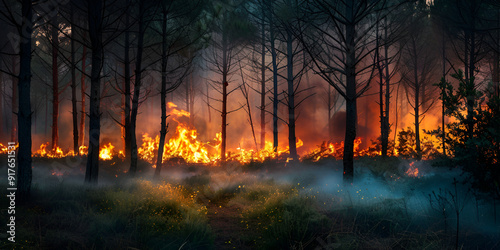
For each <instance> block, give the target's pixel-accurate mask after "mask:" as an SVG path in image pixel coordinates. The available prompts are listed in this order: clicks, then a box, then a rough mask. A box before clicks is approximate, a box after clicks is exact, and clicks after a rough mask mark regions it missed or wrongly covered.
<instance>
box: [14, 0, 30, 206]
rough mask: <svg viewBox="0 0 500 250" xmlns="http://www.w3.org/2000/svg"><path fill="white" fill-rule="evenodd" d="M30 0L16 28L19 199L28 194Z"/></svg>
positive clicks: (23, 9) (22, 11)
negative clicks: (18, 41) (19, 39)
mask: <svg viewBox="0 0 500 250" xmlns="http://www.w3.org/2000/svg"><path fill="white" fill-rule="evenodd" d="M32 4H33V3H32V1H31V0H23V1H22V7H21V8H22V10H21V15H22V22H21V24H20V25H19V26H18V27H17V28H18V32H19V35H20V37H21V41H20V45H19V57H20V67H19V113H18V116H17V119H18V124H19V132H18V139H19V151H18V156H17V159H18V162H19V166H18V174H17V178H18V181H17V191H18V194H19V196H20V198H21V199H24V198H26V197H27V196H29V194H30V190H31V180H32V169H31V114H32V112H31V97H30V89H31V35H32V32H33V5H32Z"/></svg>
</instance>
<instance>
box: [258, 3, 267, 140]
mask: <svg viewBox="0 0 500 250" xmlns="http://www.w3.org/2000/svg"><path fill="white" fill-rule="evenodd" d="M261 8H262V17H263V18H264V16H265V10H264V5H262V7H261ZM260 29H261V31H260V32H261V83H260V107H259V108H260V148H261V149H263V148H265V147H266V92H267V91H266V25H265V23H264V21H262V24H261V28H260Z"/></svg>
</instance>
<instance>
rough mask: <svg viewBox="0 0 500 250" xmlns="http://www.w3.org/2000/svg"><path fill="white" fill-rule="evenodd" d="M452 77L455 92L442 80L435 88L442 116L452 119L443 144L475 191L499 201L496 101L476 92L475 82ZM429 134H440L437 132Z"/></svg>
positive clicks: (499, 112) (498, 108)
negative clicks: (438, 96)
mask: <svg viewBox="0 0 500 250" xmlns="http://www.w3.org/2000/svg"><path fill="white" fill-rule="evenodd" d="M452 76H453V78H455V79H456V80H458V88H457V89H455V88H454V87H453V85H452V84H451V83H450V82H447V81H446V80H444V79H441V82H439V83H438V84H437V86H438V87H439V88H440V89H441V91H442V96H441V100H442V101H443V104H444V106H445V114H446V115H448V116H450V117H453V118H454V119H455V122H452V123H449V124H447V126H446V127H447V132H448V133H447V136H446V143H447V145H449V146H448V147H449V149H450V150H451V153H452V155H453V156H454V158H453V159H451V161H452V164H456V165H459V166H462V167H463V168H464V170H466V171H468V172H469V173H471V174H472V177H473V180H474V187H475V188H478V189H479V190H481V191H483V192H488V193H492V194H494V195H495V196H496V198H500V191H499V190H500V187H499V184H500V162H499V160H498V156H499V154H500V145H499V143H498V142H499V139H500V101H499V97H498V96H495V95H494V94H493V93H490V92H488V91H486V93H483V92H481V91H479V90H478V89H477V87H476V86H475V84H474V78H472V79H465V78H464V75H463V73H462V71H461V70H459V71H458V73H456V74H454V75H452ZM489 89H492V88H491V86H490V87H488V88H487V90H489ZM485 100H486V101H485ZM431 133H433V134H439V133H442V132H441V129H438V130H436V131H432V132H431Z"/></svg>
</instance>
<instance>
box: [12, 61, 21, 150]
mask: <svg viewBox="0 0 500 250" xmlns="http://www.w3.org/2000/svg"><path fill="white" fill-rule="evenodd" d="M16 68H17V65H16V59H15V57H13V58H12V72H13V75H12V97H11V99H10V100H11V107H12V117H11V119H12V120H11V129H10V130H11V132H10V141H16V138H18V137H17V134H18V124H19V121H18V117H17V113H18V112H19V107H18V101H17V97H18V95H19V90H18V85H19V78H18V77H16V76H15V75H16ZM16 108H17V109H16Z"/></svg>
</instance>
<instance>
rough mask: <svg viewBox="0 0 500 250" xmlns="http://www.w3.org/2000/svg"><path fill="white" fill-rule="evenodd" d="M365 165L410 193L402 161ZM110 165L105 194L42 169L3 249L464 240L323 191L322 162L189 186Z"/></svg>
mask: <svg viewBox="0 0 500 250" xmlns="http://www.w3.org/2000/svg"><path fill="white" fill-rule="evenodd" d="M357 161H358V163H357V164H359V166H361V167H363V168H367V169H368V171H366V172H363V174H365V173H372V174H373V175H374V176H377V177H381V178H380V180H378V181H377V183H379V182H381V183H382V181H383V180H385V181H386V182H387V184H388V185H389V186H390V188H393V187H394V189H396V188H401V187H402V186H401V185H402V184H401V183H403V182H402V181H395V180H393V179H389V178H384V177H385V176H387V175H392V174H398V173H399V174H400V172H398V171H401V170H400V165H401V164H402V163H401V161H400V160H399V159H397V158H388V159H382V158H376V157H375V158H366V159H365V158H360V159H358V160H357ZM106 164H107V165H109V166H105V167H103V168H106V169H105V170H104V171H103V172H104V173H106V176H109V177H107V178H103V183H107V184H106V185H104V186H99V187H88V186H83V185H76V184H71V180H73V179H75V180H82V179H83V178H81V177H82V176H80V175H78V173H77V172H78V171H77V170H78V169H77V168H75V170H73V172H71V175H69V176H70V177H71V178H68V175H66V174H65V175H64V176H62V177H61V178H62V180H61V178H58V177H56V176H53V175H51V171H52V170H53V168H52V167H51V166H48V167H47V169H48V170H49V171H45V172H46V175H47V176H48V177H43V176H40V173H42V172H43V171H41V170H38V171H39V172H37V178H38V180H37V181H36V182H35V183H44V185H43V186H42V185H41V184H35V186H34V187H33V191H32V192H33V197H32V199H31V200H30V201H29V202H28V203H25V204H17V205H18V206H17V207H16V218H17V220H16V240H17V241H16V243H9V242H8V241H6V240H3V241H2V242H1V243H0V249H14V248H28V249H33V248H35V249H127V248H129V249H179V248H182V249H233V248H236V249H388V248H393V249H450V248H452V247H454V242H455V238H454V235H453V234H451V233H450V232H448V233H447V232H445V231H444V230H443V227H442V226H441V224H442V221H441V220H442V218H441V217H440V215H439V213H436V212H435V211H433V210H432V209H429V211H425V210H423V211H421V213H420V214H416V213H415V214H412V213H413V211H412V210H409V209H408V208H407V200H405V199H406V196H407V195H403V197H397V198H391V196H387V197H384V198H382V197H380V200H379V195H377V199H371V200H370V203H363V202H360V201H359V200H358V201H357V202H354V203H353V202H352V200H353V199H354V198H355V196H356V195H357V194H356V193H355V192H354V191H353V192H349V191H348V190H349V189H348V188H342V187H339V188H340V189H345V191H342V192H341V193H337V191H336V190H335V189H334V190H330V189H327V190H329V191H322V190H321V189H319V188H318V183H321V182H320V181H321V180H322V179H321V178H322V176H321V174H315V173H323V172H320V170H325V169H326V168H324V166H323V165H321V163H318V168H317V169H314V168H315V166H314V164H310V165H307V166H308V167H310V168H313V170H314V171H311V172H305V171H303V172H293V171H292V170H293V169H291V166H287V168H288V169H285V170H287V171H288V172H286V171H284V172H283V174H287V175H288V177H290V178H284V179H286V180H287V181H283V179H279V177H280V174H282V172H280V171H276V172H272V171H270V172H267V170H263V169H262V170H255V171H252V172H250V173H245V172H246V171H247V170H245V169H246V168H247V167H248V166H239V167H234V166H231V167H230V168H228V169H211V168H210V167H204V166H198V165H196V166H195V165H193V166H190V167H188V168H186V169H182V168H181V167H179V166H178V167H177V168H176V169H175V171H177V172H175V173H177V174H178V176H184V178H179V179H175V178H174V175H169V174H165V176H168V178H172V179H169V180H168V181H166V180H167V179H166V178H167V177H165V179H155V180H154V181H148V180H143V179H130V178H128V177H126V176H125V174H123V171H122V170H121V169H120V168H119V167H120V166H117V164H115V165H113V163H112V162H109V163H106ZM329 166H330V165H329ZM4 170H5V169H4ZM300 170H302V169H300ZM0 171H2V168H0ZM166 171H167V170H166ZM179 171H180V172H179ZM4 172H6V171H4ZM115 173H121V174H119V175H118V176H115ZM325 173H326V172H325ZM143 174H144V173H143ZM147 174H150V172H148V173H147ZM147 174H144V175H147ZM273 176H275V177H276V180H274V179H273V178H275V177H273ZM401 178H404V177H403V176H402V177H401ZM411 181H412V182H411V183H410V181H409V180H407V183H404V184H405V185H406V186H410V185H411V186H415V188H417V189H418V185H416V184H417V183H418V182H422V181H423V180H420V179H415V180H413V179H412V180H411ZM414 182H415V183H414ZM48 183H55V184H52V185H51V184H48ZM77 183H79V182H77ZM328 184H330V183H328ZM4 185H5V184H4ZM384 185H385V184H384ZM391 185H392V186H391ZM0 188H3V189H5V186H0ZM317 188H318V189H317ZM328 188H330V187H329V186H328ZM369 188H371V186H370V187H368V189H369ZM374 188H376V187H374ZM368 189H367V190H368ZM356 190H357V189H356ZM356 190H355V191H356ZM390 190H393V189H390ZM360 191H361V190H360ZM363 192H365V189H363ZM366 192H375V191H372V190H368V191H366ZM416 192H418V190H417V191H416ZM351 195H352V197H351ZM362 195H366V194H362ZM408 196H411V194H409V195H408ZM395 197H396V196H395ZM424 202H428V201H425V200H424ZM0 203H1V204H0V207H2V208H5V207H8V204H7V200H6V199H1V200H0ZM426 205H427V203H426ZM5 216H6V214H5V212H2V213H0V219H2V221H4V220H3V219H4V217H5ZM449 219H450V220H451V217H450V218H449ZM5 221H6V219H5ZM450 223H451V221H450ZM463 229H464V230H463V233H462V232H461V235H460V237H463V240H462V239H461V242H464V248H467V247H473V246H475V245H478V246H482V247H483V248H485V249H487V248H488V247H489V246H498V245H499V244H500V241H499V240H498V238H495V237H493V236H491V237H490V236H481V235H480V234H479V232H471V231H470V230H468V229H467V231H466V228H465V226H464V228H463ZM466 237H468V238H467V239H466ZM481 237H482V238H481ZM480 248H481V247H480Z"/></svg>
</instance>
